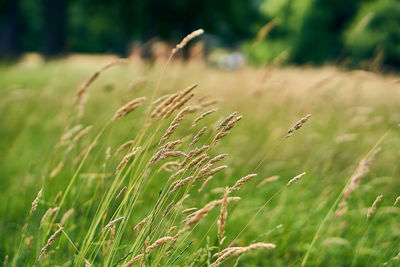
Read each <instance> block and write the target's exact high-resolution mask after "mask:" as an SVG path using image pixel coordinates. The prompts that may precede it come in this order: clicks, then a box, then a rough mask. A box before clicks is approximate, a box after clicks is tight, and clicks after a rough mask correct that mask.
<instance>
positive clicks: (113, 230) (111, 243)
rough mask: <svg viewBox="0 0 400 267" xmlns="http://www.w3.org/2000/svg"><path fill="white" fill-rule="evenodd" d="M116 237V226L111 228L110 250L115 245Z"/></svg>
mask: <svg viewBox="0 0 400 267" xmlns="http://www.w3.org/2000/svg"><path fill="white" fill-rule="evenodd" d="M114 237H115V225H113V227H111V232H110V240H109V241H108V246H109V248H110V249H111V247H112V245H113V243H114Z"/></svg>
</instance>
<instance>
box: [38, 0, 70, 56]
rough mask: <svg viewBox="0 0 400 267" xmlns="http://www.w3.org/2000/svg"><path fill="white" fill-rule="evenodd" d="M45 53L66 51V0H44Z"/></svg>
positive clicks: (50, 54) (54, 53) (53, 53)
mask: <svg viewBox="0 0 400 267" xmlns="http://www.w3.org/2000/svg"><path fill="white" fill-rule="evenodd" d="M43 10H44V17H43V18H44V21H43V26H44V27H43V36H44V40H45V41H44V53H45V55H46V56H56V55H59V54H61V53H63V52H65V40H66V2H65V0H43Z"/></svg>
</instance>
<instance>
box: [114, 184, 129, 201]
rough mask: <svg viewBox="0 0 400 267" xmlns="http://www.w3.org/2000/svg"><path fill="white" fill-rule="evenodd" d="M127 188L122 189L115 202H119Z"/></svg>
mask: <svg viewBox="0 0 400 267" xmlns="http://www.w3.org/2000/svg"><path fill="white" fill-rule="evenodd" d="M126 189H127V187H126V186H124V187H122V189H121V191H119V193H118V195H117V196H116V197H115V200H118V199H119V198H120V197H121V196H122V195H123V194H124V193H125V191H126Z"/></svg>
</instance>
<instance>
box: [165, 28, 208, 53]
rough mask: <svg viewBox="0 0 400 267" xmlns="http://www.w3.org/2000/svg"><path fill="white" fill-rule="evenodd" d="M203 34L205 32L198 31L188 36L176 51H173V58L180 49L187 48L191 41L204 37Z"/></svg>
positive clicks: (177, 46)
mask: <svg viewBox="0 0 400 267" xmlns="http://www.w3.org/2000/svg"><path fill="white" fill-rule="evenodd" d="M203 33H204V30H203V29H199V30H196V31H194V32H192V33H191V34H189V35H187V36H186V37H185V38H183V40H182V41H181V42H180V43H179V44H177V45H176V47H175V48H174V49H172V56H173V55H175V54H176V53H177V52H178V51H179V50H180V49H182V48H183V47H185V46H186V45H187V43H188V42H189V41H190V40H192V39H194V38H196V37H197V36H199V35H202V34H203Z"/></svg>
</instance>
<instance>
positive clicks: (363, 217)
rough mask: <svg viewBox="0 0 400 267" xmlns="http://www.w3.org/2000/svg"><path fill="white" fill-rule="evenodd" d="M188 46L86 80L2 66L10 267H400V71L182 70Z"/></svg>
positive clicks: (63, 68)
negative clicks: (154, 61)
mask: <svg viewBox="0 0 400 267" xmlns="http://www.w3.org/2000/svg"><path fill="white" fill-rule="evenodd" d="M197 34H198V33H195V34H194V35H192V37H195V36H197ZM185 40H186V41H187V40H188V39H185ZM185 40H184V41H183V43H181V44H180V45H178V46H177V47H176V49H180V48H181V47H182V46H183V45H185V42H186V41H185ZM177 51H178V50H174V51H172V53H171V57H170V59H169V60H168V61H167V62H165V65H163V66H154V67H149V66H147V65H146V63H143V62H129V60H128V61H127V60H116V61H115V60H112V61H111V62H112V63H106V64H105V65H103V66H104V67H100V68H98V66H97V65H98V63H97V62H94V63H93V65H91V66H89V65H90V64H89V63H86V64H89V65H88V66H89V67H87V69H86V70H84V71H82V70H79V69H76V68H77V66H78V65H77V64H76V62H79V60H80V59H79V58H75V59H70V60H71V62H69V61H68V60H63V61H59V62H58V61H55V62H49V63H46V64H44V65H41V66H40V67H35V66H28V65H23V63H21V64H20V65H16V66H13V67H9V68H7V69H6V74H5V75H7V77H6V78H5V79H2V81H1V82H0V83H2V86H4V88H6V89H5V92H4V95H5V98H3V99H2V100H0V103H1V105H0V114H2V115H1V117H2V118H3V119H4V120H3V125H2V126H1V127H2V129H3V131H1V132H2V133H1V136H2V141H1V142H0V144H1V148H2V151H4V152H3V153H2V159H3V161H2V163H1V165H0V170H1V172H2V177H3V178H1V179H2V180H1V181H2V184H4V186H5V187H4V188H6V190H5V192H4V193H3V194H2V196H1V198H0V202H1V203H2V204H1V205H0V207H1V209H0V214H1V218H2V219H1V227H0V233H1V236H2V237H6V238H7V240H9V241H3V242H2V243H1V246H0V252H1V254H0V255H2V256H3V255H4V256H3V257H4V258H5V259H6V255H7V260H5V261H8V263H6V264H7V266H32V265H35V266H54V265H65V266H83V265H87V266H88V265H93V266H97V265H102V266H145V265H147V266H207V265H210V266H218V265H221V266H225V265H226V266H233V265H235V266H257V265H258V266H287V265H290V264H293V265H303V266H327V265H335V266H345V265H347V264H348V262H353V265H365V264H366V263H370V264H374V265H382V264H384V263H385V262H388V264H393V266H395V264H396V262H397V259H396V255H397V254H398V249H400V248H399V247H396V246H395V244H396V240H398V237H399V233H398V231H395V229H396V227H398V220H397V219H398V216H399V210H398V208H397V207H393V206H392V204H393V202H394V201H395V199H396V197H397V196H398V195H399V193H398V192H397V191H396V186H397V185H398V181H397V180H396V177H397V176H398V170H399V167H398V164H397V162H398V159H399V152H398V151H400V150H399V146H400V143H399V141H398V128H397V126H396V125H397V123H398V122H400V109H399V105H397V103H399V102H398V101H399V100H400V93H399V91H398V89H399V85H398V84H397V83H396V82H395V81H396V78H395V77H380V76H376V75H374V74H370V73H359V72H347V73H344V72H339V71H336V70H332V69H329V68H325V69H321V70H311V69H301V70H300V69H284V70H277V69H271V68H270V69H268V70H267V71H268V72H269V73H268V75H267V76H265V73H263V71H264V70H260V69H251V68H246V69H243V70H240V71H238V72H236V73H231V72H223V71H221V70H213V69H209V68H204V67H202V66H200V65H192V64H191V63H188V64H181V63H176V64H175V63H173V62H174V59H173V56H174V55H175V54H176V53H177ZM91 60H93V59H84V62H91ZM119 63H126V64H119ZM83 66H85V65H83ZM93 67H96V68H98V69H99V70H97V71H96V70H95V72H93V74H91V75H90V74H89V75H88V77H89V78H85V77H84V75H83V74H85V73H86V74H88V72H89V70H92V71H93ZM81 68H83V67H81ZM39 72H44V73H46V75H44V76H42V77H41V78H38V77H36V75H39ZM257 77H268V78H267V79H263V82H262V83H260V82H259V81H260V79H257ZM132 79H134V83H133V84H132V83H131V81H132ZM46 80H47V81H46ZM82 81H84V82H83V83H82V85H80V86H79V82H82ZM137 81H144V82H141V83H136V82H137ZM366 81H368V82H366ZM128 84H130V86H128ZM72 85H75V86H72ZM76 87H78V93H76V92H74V90H73V89H74V88H76ZM27 88H29V89H27ZM169 88H170V89H169ZM243 88H248V89H246V90H243ZM377 88H379V89H377ZM388 92H390V93H391V95H390V97H388V95H387V93H388ZM221 99H222V100H224V99H225V101H222V102H221ZM217 107H218V110H217ZM309 113H311V114H312V117H310V116H309V115H306V114H309ZM389 128H390V129H391V130H390V132H387V130H388V129H389ZM385 133H386V134H385ZM382 135H384V138H381V136H382ZM289 137H290V138H289ZM380 138H381V139H380ZM378 144H379V146H380V147H381V148H382V151H381V152H380V153H379V154H377V155H376V157H375V158H374V160H373V161H371V162H370V163H369V164H368V172H364V173H363V175H362V177H363V179H357V187H356V188H354V190H351V194H348V196H347V195H346V197H345V198H344V197H343V196H344V193H345V192H346V189H348V188H349V186H351V185H352V183H351V182H352V181H353V183H354V181H355V179H354V177H357V172H355V173H354V174H353V175H352V174H351V172H352V170H354V169H356V168H357V164H358V162H360V160H361V158H362V157H363V155H365V154H367V155H368V156H367V157H366V159H367V158H368V157H369V156H370V154H371V153H372V151H374V149H372V150H371V147H374V148H376V147H378ZM368 151H370V152H368ZM228 154H229V155H228ZM362 162H364V163H365V161H362ZM360 166H361V167H362V166H364V165H362V164H360V165H359V167H358V168H357V169H360V168H361V167H360ZM304 172H306V173H307V174H305V173H304ZM278 176H279V179H278ZM348 177H351V179H348ZM352 188H353V187H352ZM380 194H382V195H383V198H382V199H381V201H380V202H379V203H377V204H375V205H373V207H374V210H373V213H372V212H371V210H370V209H369V208H370V206H371V203H373V202H374V200H375V199H376V196H377V195H380ZM20 196H24V197H22V198H21V197H20ZM341 201H345V202H346V209H345V210H344V212H343V213H342V214H341V216H339V217H337V216H333V215H334V214H335V213H336V212H337V211H339V210H340V207H341V206H340V205H339V203H340V202H341ZM368 210H370V212H368ZM367 214H370V215H369V216H368V218H367ZM3 240H5V239H4V238H3ZM388 247H390V249H388ZM317 248H318V249H317ZM391 259H392V260H391Z"/></svg>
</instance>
